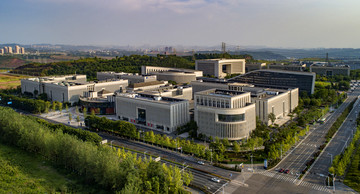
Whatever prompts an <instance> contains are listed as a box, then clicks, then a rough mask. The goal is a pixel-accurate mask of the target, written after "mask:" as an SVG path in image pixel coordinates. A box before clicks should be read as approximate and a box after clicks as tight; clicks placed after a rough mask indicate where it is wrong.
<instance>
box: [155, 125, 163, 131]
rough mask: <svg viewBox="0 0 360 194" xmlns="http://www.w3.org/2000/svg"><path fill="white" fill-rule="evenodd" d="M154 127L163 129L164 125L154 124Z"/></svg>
mask: <svg viewBox="0 0 360 194" xmlns="http://www.w3.org/2000/svg"><path fill="white" fill-rule="evenodd" d="M156 129H161V130H164V126H162V125H156Z"/></svg>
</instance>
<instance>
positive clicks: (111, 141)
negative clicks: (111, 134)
mask: <svg viewBox="0 0 360 194" xmlns="http://www.w3.org/2000/svg"><path fill="white" fill-rule="evenodd" d="M113 141H114V140H111V141H110V147H111V148H113V146H112V142H113Z"/></svg>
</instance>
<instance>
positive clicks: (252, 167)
mask: <svg viewBox="0 0 360 194" xmlns="http://www.w3.org/2000/svg"><path fill="white" fill-rule="evenodd" d="M250 157H251V169H252V172H253V173H254V166H253V154H252V153H251V156H250Z"/></svg>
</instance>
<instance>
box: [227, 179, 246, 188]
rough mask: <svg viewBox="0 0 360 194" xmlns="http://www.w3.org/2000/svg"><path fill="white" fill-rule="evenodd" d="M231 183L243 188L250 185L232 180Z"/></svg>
mask: <svg viewBox="0 0 360 194" xmlns="http://www.w3.org/2000/svg"><path fill="white" fill-rule="evenodd" d="M231 182H232V183H235V184H236V185H240V186H243V187H249V185H248V184H246V183H242V182H240V181H238V180H231Z"/></svg>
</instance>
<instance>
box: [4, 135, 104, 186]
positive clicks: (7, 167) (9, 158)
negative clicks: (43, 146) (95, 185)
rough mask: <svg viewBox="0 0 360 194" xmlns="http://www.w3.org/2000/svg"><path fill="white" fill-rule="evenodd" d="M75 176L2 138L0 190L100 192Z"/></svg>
mask: <svg viewBox="0 0 360 194" xmlns="http://www.w3.org/2000/svg"><path fill="white" fill-rule="evenodd" d="M75 180H76V179H74V178H71V177H69V176H68V175H64V174H63V173H61V172H59V171H58V170H56V169H55V168H54V167H53V166H51V164H49V162H48V161H46V160H44V159H42V158H41V157H38V156H34V154H31V153H28V152H25V151H23V150H21V149H19V148H15V147H12V146H7V145H4V144H2V143H1V142H0V193H55V192H61V193H83V192H84V193H93V192H97V193H98V192H99V191H97V190H91V187H90V188H89V186H87V185H81V184H77V182H76V181H75ZM100 193H101V191H100Z"/></svg>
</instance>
